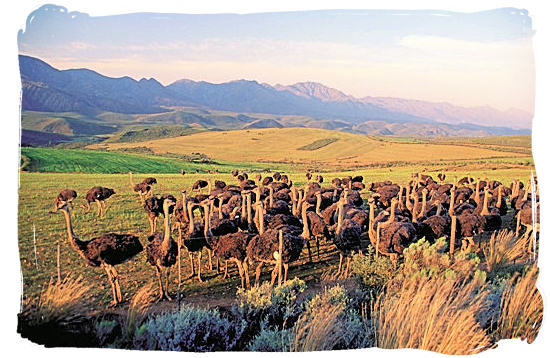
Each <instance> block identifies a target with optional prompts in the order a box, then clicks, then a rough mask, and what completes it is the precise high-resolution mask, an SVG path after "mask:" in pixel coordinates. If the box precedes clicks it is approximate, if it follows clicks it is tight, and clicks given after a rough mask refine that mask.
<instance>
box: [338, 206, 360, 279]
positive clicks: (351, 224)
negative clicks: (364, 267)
mask: <svg viewBox="0 0 550 358" xmlns="http://www.w3.org/2000/svg"><path fill="white" fill-rule="evenodd" d="M337 212H338V221H337V224H336V225H337V226H336V230H335V232H334V237H333V242H334V245H335V246H336V248H337V249H338V251H340V262H339V264H338V272H337V273H336V276H339V275H341V274H342V275H343V277H344V278H347V277H348V274H349V267H350V264H351V253H352V252H353V251H359V249H360V248H361V228H360V227H359V225H357V223H356V222H355V221H353V220H350V219H344V200H343V199H342V200H340V201H338V209H337ZM344 257H345V258H346V268H345V269H344V270H342V268H343V261H344Z"/></svg>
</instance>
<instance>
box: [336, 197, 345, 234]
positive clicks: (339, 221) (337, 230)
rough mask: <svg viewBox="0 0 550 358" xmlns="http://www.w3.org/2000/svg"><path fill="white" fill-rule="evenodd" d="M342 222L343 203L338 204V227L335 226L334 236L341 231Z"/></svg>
mask: <svg viewBox="0 0 550 358" xmlns="http://www.w3.org/2000/svg"><path fill="white" fill-rule="evenodd" d="M343 220H344V203H342V202H339V203H338V225H337V226H336V235H338V236H339V235H340V232H341V231H342V221H343Z"/></svg>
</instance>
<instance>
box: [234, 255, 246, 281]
mask: <svg viewBox="0 0 550 358" xmlns="http://www.w3.org/2000/svg"><path fill="white" fill-rule="evenodd" d="M236 263H237V268H238V269H239V276H241V287H242V288H245V286H244V271H243V265H242V264H241V262H240V261H239V260H236Z"/></svg>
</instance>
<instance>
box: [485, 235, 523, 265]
mask: <svg viewBox="0 0 550 358" xmlns="http://www.w3.org/2000/svg"><path fill="white" fill-rule="evenodd" d="M528 241H529V240H528V238H527V237H525V235H523V236H521V237H519V238H518V237H516V236H515V234H514V232H513V231H512V230H500V231H495V232H493V234H492V235H491V238H490V239H489V241H488V242H487V243H486V244H485V245H484V246H483V254H484V256H485V262H486V264H487V270H488V271H494V270H499V269H501V268H503V267H506V266H508V265H511V264H514V263H519V262H522V261H523V260H525V259H527V258H528V253H527V245H528V244H529V242H528Z"/></svg>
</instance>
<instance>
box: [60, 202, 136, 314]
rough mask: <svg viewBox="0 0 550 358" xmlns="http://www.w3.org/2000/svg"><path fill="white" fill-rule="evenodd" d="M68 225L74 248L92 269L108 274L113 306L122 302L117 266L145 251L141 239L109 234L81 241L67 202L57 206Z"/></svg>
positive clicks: (68, 232)
mask: <svg viewBox="0 0 550 358" xmlns="http://www.w3.org/2000/svg"><path fill="white" fill-rule="evenodd" d="M57 209H59V210H60V211H61V212H62V213H63V215H64V217H65V222H66V224H67V235H68V238H69V243H70V244H71V246H72V248H73V249H74V250H75V251H76V252H77V253H78V254H79V255H80V256H81V257H82V258H83V259H84V261H85V262H86V263H87V264H88V265H90V266H92V267H101V268H103V269H104V270H105V272H106V273H107V277H108V278H109V283H110V284H111V288H112V291H113V302H112V304H113V305H117V304H119V303H121V302H122V300H123V299H122V293H121V290H120V284H119V282H118V273H117V271H116V269H115V266H116V265H119V264H122V263H124V262H126V261H128V260H130V259H131V258H133V257H134V256H136V255H137V254H138V253H140V252H141V251H142V250H143V246H142V245H141V243H140V241H139V238H138V237H137V236H135V235H132V234H115V233H107V234H104V235H102V236H99V237H96V238H94V239H91V240H89V241H81V240H80V239H79V238H78V237H77V236H76V235H75V233H74V231H73V225H72V221H71V213H70V210H69V206H68V205H67V203H66V202H64V201H62V202H59V203H58V205H57Z"/></svg>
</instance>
